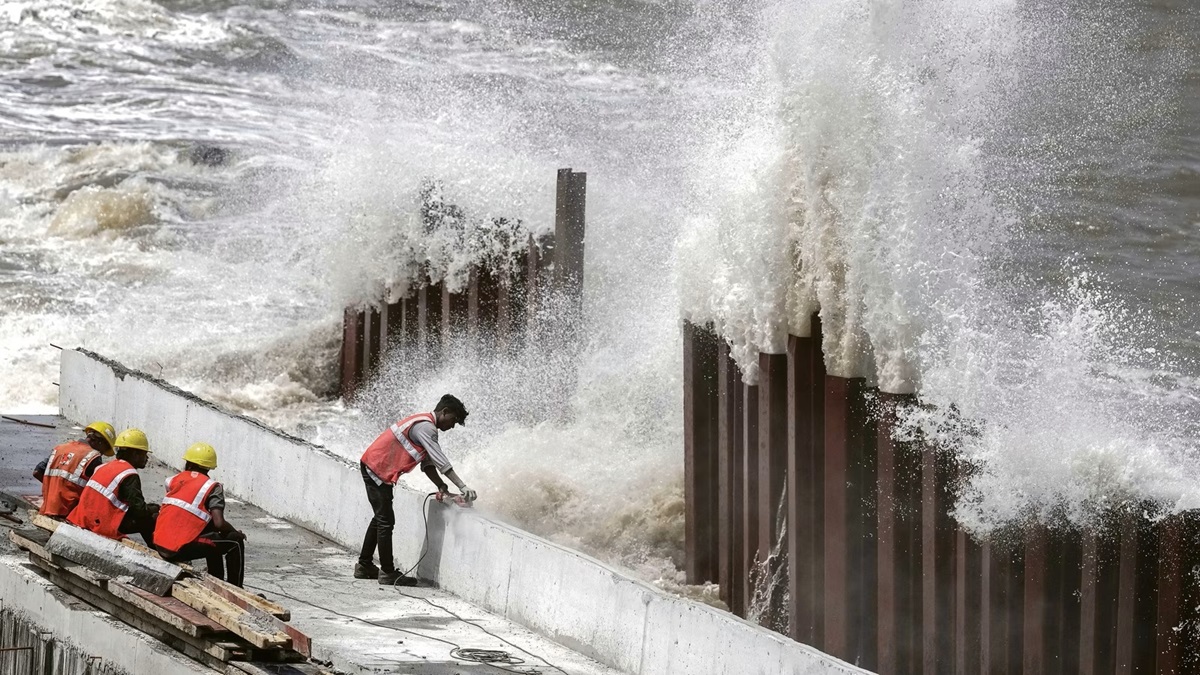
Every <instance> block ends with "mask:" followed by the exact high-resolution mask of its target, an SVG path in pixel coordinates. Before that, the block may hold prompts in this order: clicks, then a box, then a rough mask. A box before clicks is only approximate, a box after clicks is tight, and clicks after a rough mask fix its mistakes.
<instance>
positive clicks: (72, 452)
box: [38, 441, 100, 516]
mask: <svg viewBox="0 0 1200 675" xmlns="http://www.w3.org/2000/svg"><path fill="white" fill-rule="evenodd" d="M99 456H100V453H99V452H98V451H96V450H94V449H93V448H92V446H90V445H88V444H87V443H85V442H84V441H71V442H70V443H63V444H62V445H60V446H58V447H56V448H54V452H51V453H50V461H49V462H47V464H46V473H45V475H44V476H42V508H40V509H38V511H39V512H40V513H42V514H43V515H47V516H65V515H67V514H68V513H70V512H71V509H74V508H75V505H76V504H78V503H79V494H80V493H81V492H83V488H84V486H85V485H87V482H88V479H87V478H86V477H84V475H83V474H84V472H85V471H87V468H88V465H89V464H91V463H92V462H93V461H95V459H96V458H97V457H99Z"/></svg>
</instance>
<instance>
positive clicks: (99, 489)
mask: <svg viewBox="0 0 1200 675" xmlns="http://www.w3.org/2000/svg"><path fill="white" fill-rule="evenodd" d="M113 446H114V447H115V448H116V449H117V458H116V459H114V460H113V461H111V462H109V463H108V464H105V465H104V466H102V467H100V468H99V469H96V473H94V474H92V478H91V480H89V481H88V482H87V487H85V488H84V489H83V492H82V493H81V494H80V495H79V505H78V506H76V507H75V509H74V510H73V511H71V515H69V516H67V522H68V523H71V524H72V525H77V526H79V527H82V528H83V529H85V530H91V531H92V532H95V533H96V534H99V535H103V536H105V537H108V538H109V539H124V538H125V535H127V534H133V533H135V532H136V533H138V534H140V535H142V539H144V540H146V544H147V545H151V546H153V545H154V517H155V516H156V515H157V514H158V504H147V503H146V498H145V497H143V496H142V479H141V478H140V477H139V476H138V472H137V470H138V469H144V468H145V467H146V462H147V461H149V458H150V442H149V441H148V440H147V439H146V434H145V433H143V432H142V430H141V429H126V430H125V431H122V432H121V433H120V434H118V435H117V440H115V441H113Z"/></svg>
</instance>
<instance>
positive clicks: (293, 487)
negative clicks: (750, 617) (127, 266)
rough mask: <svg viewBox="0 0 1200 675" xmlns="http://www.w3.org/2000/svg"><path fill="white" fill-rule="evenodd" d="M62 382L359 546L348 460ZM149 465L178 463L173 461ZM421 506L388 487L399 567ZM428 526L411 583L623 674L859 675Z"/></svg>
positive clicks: (189, 399)
mask: <svg viewBox="0 0 1200 675" xmlns="http://www.w3.org/2000/svg"><path fill="white" fill-rule="evenodd" d="M59 382H60V390H59V403H60V407H61V410H62V414H63V415H64V416H65V417H67V418H68V419H71V420H74V421H77V422H78V421H88V420H91V419H93V418H95V419H107V420H109V421H111V422H112V423H113V424H115V425H117V426H118V428H121V427H125V426H138V427H140V428H142V429H143V430H145V431H146V433H147V434H148V435H149V436H150V438H151V439H152V443H153V444H154V445H155V446H157V447H159V448H177V449H180V450H182V449H183V448H185V447H186V446H187V445H188V444H189V443H190V442H192V440H193V439H198V438H203V439H205V440H207V441H208V442H210V443H212V444H213V445H215V446H216V447H218V448H220V450H221V480H222V482H223V483H224V484H225V486H226V488H227V489H228V490H229V491H230V492H231V493H233V494H235V495H237V496H238V497H240V498H242V499H245V500H248V501H250V502H252V503H254V504H256V505H258V506H260V507H262V508H264V509H266V510H267V511H270V512H272V513H274V514H276V515H278V516H281V517H284V518H287V519H289V520H291V521H293V522H295V523H298V524H300V525H303V526H305V527H307V528H309V529H311V530H313V531H315V532H318V533H320V534H323V535H325V536H327V537H329V538H331V539H333V540H335V541H337V542H340V543H341V544H343V545H345V546H347V547H350V548H352V549H353V548H356V547H357V546H358V544H359V543H360V541H361V538H362V531H363V528H364V527H365V525H366V523H367V522H368V521H369V520H370V518H371V512H370V510H369V508H368V506H367V503H366V499H365V498H362V497H363V496H362V485H361V478H360V477H359V474H358V470H357V467H356V466H355V465H354V464H352V463H351V462H349V461H347V460H346V459H344V458H342V457H338V456H336V455H334V454H332V453H330V452H328V451H326V450H324V449H323V448H320V447H317V446H314V445H311V444H309V443H307V442H305V441H303V440H301V439H298V438H295V437H291V436H288V435H286V434H283V433H280V432H278V431H276V430H273V429H270V428H268V427H266V426H264V425H262V424H260V423H258V422H255V421H253V420H250V419H248V418H245V417H241V416H237V415H233V414H231V413H229V412H227V411H224V410H222V409H220V408H218V407H217V406H215V405H213V404H211V403H208V402H206V401H203V400H201V399H199V398H197V397H195V396H193V395H191V394H188V393H186V392H183V391H181V390H179V389H177V388H175V387H173V386H171V385H169V384H167V383H165V382H162V381H161V380H158V379H156V378H154V377H151V376H149V375H146V374H144V373H141V372H138V371H133V370H130V369H127V368H125V367H123V366H121V365H120V364H117V363H114V362H112V361H109V360H107V359H105V358H103V357H100V356H98V355H96V354H92V353H90V352H87V351H83V350H64V351H63V352H62V365H61V375H60V378H59ZM158 458H159V459H161V460H163V461H165V462H167V463H168V464H174V465H176V466H177V467H180V466H181V464H182V462H181V460H179V459H178V453H176V452H162V453H160V454H159V455H158ZM334 496H339V497H338V498H336V499H335V498H334ZM424 497H425V495H424V494H422V493H418V492H414V491H410V490H407V489H398V490H396V498H395V508H396V512H397V528H396V536H395V554H396V558H397V565H398V566H401V567H404V568H406V567H408V566H409V565H412V564H413V563H414V562H415V561H416V560H417V559H418V558H419V557H420V554H421V548H422V546H423V543H424V541H425V532H424V531H423V529H422V528H423V518H422V505H423V501H424ZM429 525H430V537H429V543H430V550H429V552H428V554H427V555H426V556H425V558H424V559H423V560H422V562H421V566H420V568H419V570H418V572H419V574H420V575H421V576H423V577H425V578H429V579H432V580H435V581H436V582H437V583H438V584H440V586H441V587H442V588H443V589H445V590H447V591H449V592H451V593H454V594H455V595H458V596H459V597H461V598H463V599H464V600H467V601H468V602H471V603H473V604H476V605H478V606H480V607H483V608H485V609H487V610H489V611H492V612H495V613H496V614H499V615H501V616H504V617H506V618H508V619H510V620H512V621H515V622H518V623H520V624H523V625H525V626H528V627H529V628H530V629H532V630H534V631H536V632H538V633H541V634H543V635H546V636H547V637H550V638H552V639H554V640H555V641H557V642H559V643H561V644H563V645H565V646H567V647H570V648H572V649H574V650H576V651H578V652H580V653H582V654H586V655H588V656H590V657H592V658H594V659H596V660H598V661H600V662H602V663H605V664H608V665H610V666H612V667H615V668H618V669H620V670H622V671H625V672H628V673H635V674H637V675H650V674H655V675H657V674H660V673H661V674H675V673H678V674H680V675H682V674H685V673H687V674H696V673H714V674H715V673H726V674H729V675H734V674H737V675H754V674H761V675H775V674H776V673H795V674H797V675H800V674H813V675H817V674H819V673H863V672H865V671H862V670H859V669H857V668H855V667H853V666H850V665H847V664H846V663H844V662H842V661H839V660H837V659H835V658H833V657H831V656H828V655H826V654H823V653H821V652H819V651H817V650H815V649H812V648H810V647H807V646H804V645H801V644H799V643H796V642H793V641H791V640H789V639H787V638H785V637H783V636H780V635H778V634H775V633H773V632H770V631H767V630H765V629H763V628H760V627H758V626H756V625H754V624H751V623H748V622H746V621H743V620H741V619H739V618H737V617H735V616H733V615H732V614H729V613H727V612H723V611H721V610H717V609H714V608H712V607H708V606H705V605H701V604H698V603H695V602H692V601H689V600H683V599H680V598H676V597H674V596H671V595H668V594H666V593H663V592H661V591H659V590H658V589H655V588H653V587H651V586H649V585H647V584H644V583H641V582H639V581H636V580H634V579H631V578H629V577H627V576H625V575H623V574H622V573H620V572H618V571H616V570H614V569H612V568H610V567H608V566H606V565H604V564H603V563H601V562H599V561H597V560H595V559H593V558H590V557H588V556H585V555H583V554H580V553H578V552H575V551H571V550H569V549H566V548H563V547H561V546H558V545H556V544H552V543H550V542H547V541H545V540H542V539H539V538H538V537H535V536H533V535H531V534H528V533H526V532H522V531H520V530H518V529H516V528H513V527H510V526H507V525H504V524H501V523H497V522H494V521H491V520H488V519H487V518H484V517H482V516H480V515H478V514H475V513H471V512H467V511H459V510H454V509H433V510H431V515H430V520H429Z"/></svg>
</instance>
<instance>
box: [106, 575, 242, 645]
mask: <svg viewBox="0 0 1200 675" xmlns="http://www.w3.org/2000/svg"><path fill="white" fill-rule="evenodd" d="M107 590H108V592H109V593H112V594H113V596H114V597H116V598H119V599H121V600H124V601H125V602H127V603H129V604H130V605H131V606H133V607H136V608H137V609H138V610H140V611H142V612H145V613H146V614H149V615H150V616H152V617H154V618H155V619H157V620H159V621H161V622H163V623H165V624H167V625H169V626H171V627H173V628H175V629H176V630H178V631H180V632H181V633H184V634H185V635H190V636H192V637H198V636H200V635H206V634H209V633H224V632H225V631H226V628H225V627H224V626H222V625H221V624H219V623H217V622H216V621H213V620H212V619H210V618H208V617H207V616H204V615H203V614H201V613H200V612H197V611H196V610H194V609H192V608H191V607H188V606H187V605H185V604H183V603H182V602H180V601H179V600H178V599H176V598H163V597H159V596H157V595H154V594H153V593H150V592H147V591H143V590H142V589H140V588H138V587H136V586H130V585H128V584H124V583H120V582H117V581H113V582H109V584H108V586H107Z"/></svg>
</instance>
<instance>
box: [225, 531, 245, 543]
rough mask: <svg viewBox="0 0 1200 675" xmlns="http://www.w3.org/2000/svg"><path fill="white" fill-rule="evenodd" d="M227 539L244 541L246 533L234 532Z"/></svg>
mask: <svg viewBox="0 0 1200 675" xmlns="http://www.w3.org/2000/svg"><path fill="white" fill-rule="evenodd" d="M229 538H230V539H233V540H236V541H246V533H245V532H242V531H241V530H234V531H233V532H230V533H229Z"/></svg>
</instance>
